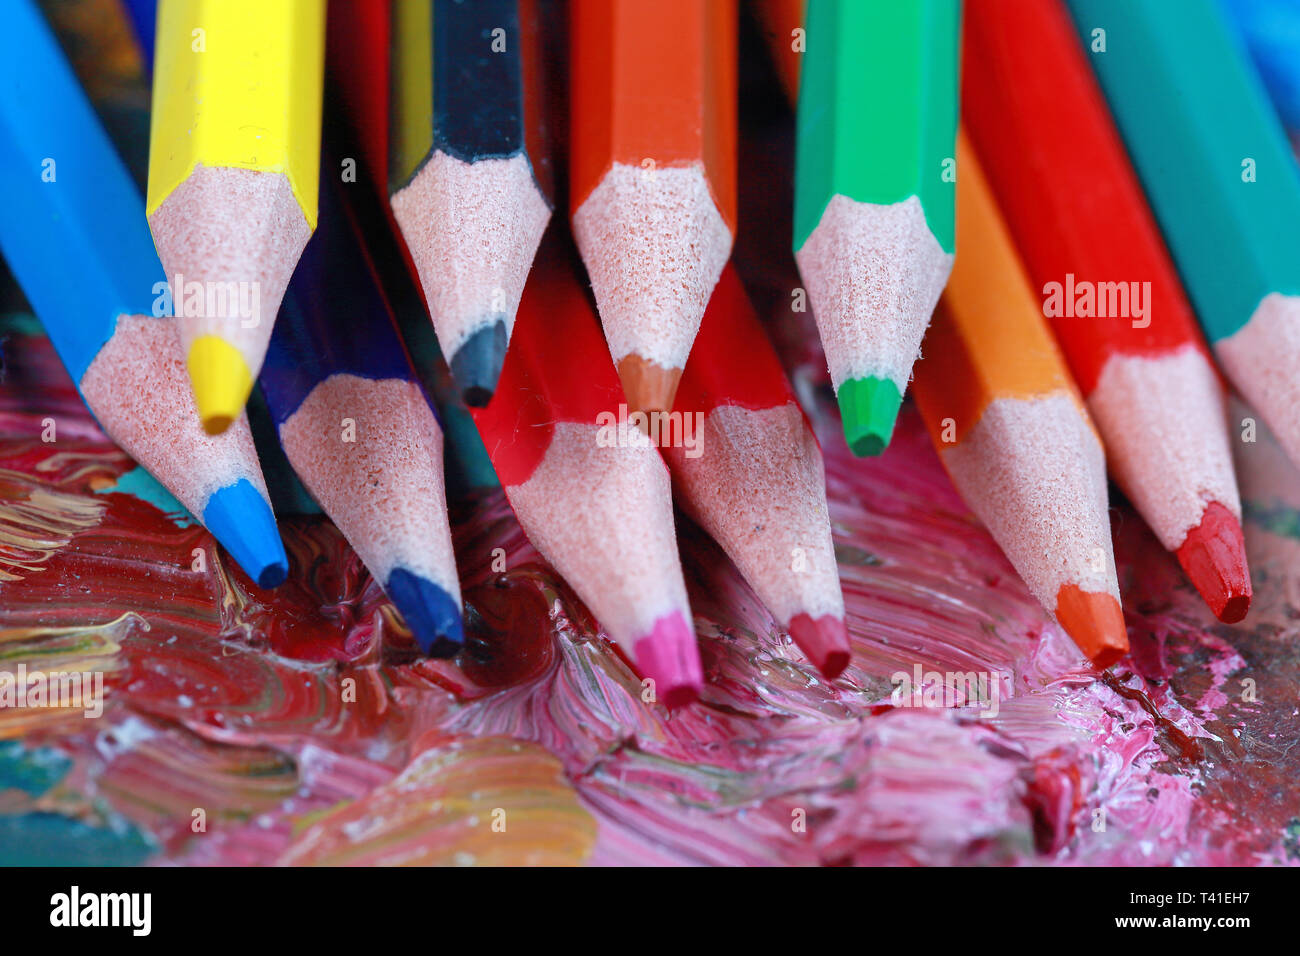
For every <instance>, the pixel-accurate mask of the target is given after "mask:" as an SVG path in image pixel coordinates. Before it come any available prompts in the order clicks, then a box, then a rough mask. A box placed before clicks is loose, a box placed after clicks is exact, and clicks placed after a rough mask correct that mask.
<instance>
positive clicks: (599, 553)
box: [473, 227, 703, 707]
mask: <svg viewBox="0 0 1300 956" xmlns="http://www.w3.org/2000/svg"><path fill="white" fill-rule="evenodd" d="M578 268H579V265H578V263H577V260H576V258H575V256H574V253H573V250H572V245H571V242H570V241H569V240H568V238H567V237H566V236H565V234H564V233H562V232H560V231H559V230H557V229H556V228H554V227H553V228H552V229H551V233H550V236H549V238H547V239H543V240H542V247H541V249H540V250H539V252H538V255H537V260H536V265H535V267H534V269H533V271H532V273H531V275H530V276H529V279H528V284H527V285H526V286H525V288H524V294H523V298H522V299H521V301H520V305H519V313H518V318H517V319H516V323H515V329H514V335H513V337H512V339H511V344H510V350H509V352H508V353H507V355H506V361H505V366H504V367H503V369H502V372H501V378H500V381H499V383H498V387H497V391H496V394H495V395H494V396H493V398H492V401H491V402H490V403H489V404H488V406H487V407H486V408H484V409H475V410H473V415H474V421H475V422H476V423H477V424H478V428H479V433H480V434H481V435H482V436H483V443H484V444H485V445H486V446H487V450H488V454H489V456H491V458H492V464H493V466H494V467H495V468H496V472H497V476H498V477H499V478H500V479H501V484H502V486H503V487H504V488H505V492H506V497H507V498H508V499H509V501H510V505H511V507H512V508H514V511H515V516H516V517H517V518H518V519H519V524H520V526H522V527H523V529H524V532H525V533H526V534H527V535H528V538H529V540H530V541H532V543H533V545H534V546H535V547H536V548H537V550H538V551H540V552H541V554H542V556H543V557H544V558H546V560H547V561H549V562H550V563H551V564H552V565H553V566H554V567H555V569H556V570H557V571H559V573H560V574H561V575H563V577H564V579H565V580H566V581H568V582H569V585H570V586H571V587H572V588H573V590H574V591H575V592H576V593H577V595H578V597H580V598H581V599H582V600H583V601H584V602H585V603H586V605H587V606H588V607H589V608H590V609H591V611H592V613H593V614H595V616H596V618H597V619H598V620H599V621H600V622H601V624H602V625H603V626H604V627H605V629H606V630H607V631H608V632H609V636H610V637H611V638H612V639H613V640H614V642H615V643H617V644H618V645H619V646H620V647H622V648H623V650H624V651H625V652H626V653H627V654H628V656H629V657H631V658H632V660H633V662H634V663H635V665H636V667H637V669H638V670H640V672H641V674H642V676H644V677H647V678H650V679H652V680H653V681H654V682H655V696H656V697H657V698H658V699H659V700H662V701H663V702H664V703H665V704H667V705H668V706H669V707H675V706H678V705H680V704H684V703H687V702H689V701H690V700H692V699H694V698H695V697H696V696H697V694H698V693H699V690H700V687H701V686H702V684H703V676H702V669H701V666H700V658H699V651H698V649H697V647H696V643H695V630H694V627H693V625H692V623H691V622H692V618H691V611H690V607H689V605H688V604H687V600H686V583H685V581H684V580H683V578H682V567H681V559H680V558H679V556H678V553H677V535H676V531H675V529H674V527H673V510H672V492H671V486H670V482H669V477H668V469H667V468H666V467H665V465H664V462H663V459H661V458H660V457H659V455H658V454H657V453H656V449H655V447H654V446H653V445H652V444H651V443H650V440H649V439H648V438H647V437H646V436H645V434H643V433H642V432H641V430H640V429H639V428H638V427H637V426H636V425H635V424H633V423H631V422H629V421H628V417H629V416H628V415H627V399H626V398H625V397H624V395H623V390H622V387H621V386H620V384H619V380H618V375H617V373H616V372H615V371H614V365H613V362H612V361H611V360H610V355H609V349H608V347H607V346H606V345H605V340H604V338H603V336H602V335H601V332H600V325H599V324H598V321H597V319H596V313H595V311H594V310H593V308H592V305H591V303H590V301H589V300H588V298H587V291H586V288H585V286H584V283H583V282H581V280H580V279H579V278H578V271H577V270H578ZM611 419H612V420H614V421H616V422H617V423H621V424H623V425H624V427H618V425H615V426H613V427H611V426H610V425H609V424H608V422H609V421H610V420H611Z"/></svg>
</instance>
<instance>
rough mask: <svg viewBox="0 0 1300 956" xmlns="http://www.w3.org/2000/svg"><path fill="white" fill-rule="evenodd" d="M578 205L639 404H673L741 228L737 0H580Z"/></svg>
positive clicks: (614, 337) (583, 244) (626, 382)
mask: <svg viewBox="0 0 1300 956" xmlns="http://www.w3.org/2000/svg"><path fill="white" fill-rule="evenodd" d="M570 27H571V39H570V43H571V49H572V54H573V55H572V64H573V65H572V85H571V91H572V92H571V103H570V107H571V115H572V122H571V136H572V155H571V159H570V187H571V190H570V192H571V195H570V211H571V214H572V216H573V232H574V237H575V238H576V239H577V242H578V248H579V250H580V251H581V253H582V259H583V262H585V263H586V266H587V272H588V273H589V275H590V276H591V285H592V289H593V291H594V292H595V295H596V306H597V309H598V311H599V312H600V320H601V323H602V324H603V325H604V328H605V338H606V340H607V341H608V343H609V350H610V354H612V355H613V357H614V362H615V364H616V366H617V367H618V374H619V378H621V379H622V380H623V389H624V391H625V392H626V393H627V398H628V403H629V405H630V406H631V407H632V408H633V409H634V410H638V411H642V412H661V411H668V410H669V409H671V408H672V407H673V395H674V394H675V393H676V391H677V382H678V380H679V379H680V378H681V374H682V369H683V368H684V367H685V366H686V358H687V356H688V355H689V354H690V350H691V343H692V342H694V340H695V333H696V332H697V331H698V330H699V327H700V319H701V317H702V316H703V315H704V308H705V306H706V305H707V304H708V301H709V296H710V294H711V293H712V292H713V287H714V285H715V284H716V283H717V281H718V276H719V275H720V274H721V272H722V267H723V265H724V264H725V263H726V261H727V258H728V256H730V254H731V244H732V240H733V239H734V237H735V229H736V46H737V41H736V31H737V27H736V5H735V2H734V0H574V2H573V6H572V13H571V24H570Z"/></svg>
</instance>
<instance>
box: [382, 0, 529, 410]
mask: <svg viewBox="0 0 1300 956" xmlns="http://www.w3.org/2000/svg"><path fill="white" fill-rule="evenodd" d="M392 14H393V27H392V37H393V39H394V41H395V42H394V43H393V46H392V50H393V58H392V71H393V72H392V90H393V95H392V100H391V105H390V116H391V123H390V126H391V131H392V138H391V153H390V156H389V176H390V178H389V190H390V192H391V195H392V207H393V213H394V215H395V216H396V218H397V222H398V223H399V225H400V226H401V229H402V235H403V236H404V237H405V238H406V244H407V246H408V247H409V248H410V250H411V254H412V256H413V257H414V259H415V264H416V266H417V267H418V269H419V276H420V282H421V284H422V285H423V287H424V295H425V299H426V300H427V301H428V304H429V314H430V315H431V316H432V318H433V325H434V328H435V329H436V330H437V333H438V342H439V343H440V344H441V346H442V351H443V354H444V355H446V356H447V361H448V364H449V365H450V366H451V371H452V375H453V376H454V377H455V379H456V381H457V383H459V385H460V387H461V391H462V394H463V395H464V398H465V401H466V403H467V404H469V405H471V406H482V405H485V404H487V402H488V400H489V399H490V398H491V397H492V392H493V390H494V389H495V388H496V383H497V378H498V377H499V376H500V374H501V363H502V361H503V360H504V358H505V353H506V345H507V343H508V342H509V341H510V332H511V329H512V328H513V327H514V322H515V313H516V310H517V309H518V308H519V296H520V295H521V294H522V293H523V289H524V282H525V280H526V279H527V278H528V270H529V269H530V268H531V267H532V263H533V256H534V255H535V254H536V252H537V243H538V242H539V241H540V240H541V238H542V233H543V232H544V231H545V229H546V224H547V222H548V221H549V220H550V217H551V201H550V179H551V171H550V163H549V160H548V158H547V153H546V149H545V147H544V145H543V142H542V124H541V113H542V110H543V108H544V106H543V103H542V102H541V95H542V91H541V76H540V71H539V69H538V66H539V64H538V60H537V53H536V33H537V23H536V18H537V10H536V4H535V2H534V0H475V2H474V3H463V2H460V0H407V2H402V3H396V4H393V7H392Z"/></svg>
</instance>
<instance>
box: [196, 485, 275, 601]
mask: <svg viewBox="0 0 1300 956" xmlns="http://www.w3.org/2000/svg"><path fill="white" fill-rule="evenodd" d="M203 524H204V526H205V527H206V528H207V529H208V530H209V531H211V532H212V536H213V537H214V538H216V539H217V542H218V543H219V544H220V545H221V546H222V547H223V548H225V549H226V550H227V551H229V552H230V556H231V557H232V558H234V559H235V562H236V563H237V564H238V565H239V566H240V567H241V568H243V569H244V573H246V574H247V575H248V576H249V577H250V578H252V579H253V580H254V581H256V582H257V586H258V587H261V588H273V587H278V586H279V585H281V584H283V583H284V579H285V578H286V577H288V576H289V559H288V557H286V556H285V553H284V543H283V542H282V541H281V540H280V531H279V529H278V528H277V527H276V526H275V514H274V513H273V512H272V511H271V505H270V502H268V501H267V500H266V498H265V497H264V496H263V495H262V493H261V492H260V491H258V490H257V488H256V487H254V486H253V483H252V482H251V481H249V480H248V479H247V478H240V479H239V480H238V481H237V482H235V483H234V484H233V485H227V486H226V487H224V488H220V489H218V490H217V492H216V493H215V494H213V495H212V497H211V498H209V499H208V503H207V506H206V507H204V509H203Z"/></svg>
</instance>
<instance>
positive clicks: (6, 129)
mask: <svg viewBox="0 0 1300 956" xmlns="http://www.w3.org/2000/svg"><path fill="white" fill-rule="evenodd" d="M0 181H3V182H4V183H5V184H6V189H5V210H4V215H2V216H0V251H3V254H4V257H5V259H6V261H7V262H8V264H9V267H10V268H11V269H12V270H13V273H14V276H15V278H16V279H17V280H18V282H19V284H20V285H21V286H22V287H23V291H24V292H25V293H26V295H27V298H28V300H29V301H30V302H31V304H32V308H33V309H34V310H35V312H36V313H37V315H38V316H40V318H41V320H42V322H43V323H44V325H45V329H46V331H47V332H48V333H49V336H50V340H51V342H52V343H53V344H54V347H55V350H56V351H57V352H58V354H59V357H60V359H61V360H62V361H63V364H64V366H65V367H66V368H67V370H68V373H69V375H71V377H72V379H73V381H74V382H76V383H77V387H78V388H79V389H80V391H81V395H82V398H83V399H84V400H85V402H86V405H87V406H88V407H89V408H90V410H91V412H92V413H93V414H94V415H95V418H96V419H97V420H98V421H99V424H100V426H101V427H102V428H103V429H104V431H105V432H106V433H107V434H108V436H109V437H110V438H112V440H113V441H114V442H116V443H117V444H118V445H119V446H121V447H122V449H123V450H124V451H126V452H127V454H129V455H130V456H131V457H132V458H134V459H135V460H136V461H138V462H139V463H140V464H141V465H142V466H143V467H144V468H145V469H146V470H148V471H149V472H150V473H151V474H152V475H153V476H154V477H155V478H157V479H158V480H159V481H160V482H161V483H162V484H163V485H165V486H166V487H167V489H168V490H169V491H170V492H171V493H172V494H173V495H174V496H175V497H176V499H177V500H178V501H180V503H181V504H183V505H184V506H185V507H186V508H187V509H189V511H190V512H191V513H192V514H193V515H194V516H195V517H197V518H198V519H199V520H200V521H202V522H203V524H204V526H205V527H207V529H208V530H209V531H211V532H212V534H213V535H214V536H215V537H216V538H217V540H218V541H219V542H220V543H221V544H222V545H223V546H224V547H225V548H226V550H227V551H229V552H230V554H231V556H232V557H233V558H234V559H235V561H236V562H237V563H238V564H239V565H240V566H241V567H242V568H243V569H244V570H245V571H246V572H247V573H248V575H249V576H250V577H251V578H252V579H253V580H255V581H256V582H257V583H258V584H259V585H261V586H262V587H273V586H275V585H277V584H279V583H280V582H281V581H283V580H284V578H285V575H286V574H287V572H288V560H287V559H286V557H285V553H284V546H283V545H282V544H281V542H280V536H279V532H278V531H277V529H276V526H275V517H274V515H273V514H272V513H271V506H270V503H269V502H268V500H267V496H266V484H265V482H264V481H263V479H262V472H261V469H260V468H259V467H258V463H257V455H256V453H255V452H254V450H253V440H252V437H251V435H250V434H249V431H248V423H247V421H246V420H245V419H244V418H243V416H239V417H238V418H236V420H235V422H234V423H233V426H232V427H231V428H230V429H228V430H227V432H226V433H225V434H223V435H220V436H216V437H214V436H210V435H206V434H204V432H203V431H202V429H200V428H199V425H198V419H197V416H196V412H195V407H194V400H193V397H192V395H191V394H190V389H189V385H188V383H187V382H186V380H185V371H184V365H183V361H182V353H181V351H180V338H179V335H178V333H177V330H176V325H175V321H174V319H172V318H170V317H168V316H165V315H164V316H162V317H155V314H154V310H155V306H157V305H160V303H161V302H165V301H166V295H165V290H166V283H165V280H164V278H163V272H162V268H161V266H160V265H159V263H158V256H157V254H156V253H155V252H154V249H153V244H152V242H151V241H150V239H149V232H148V229H147V228H146V227H145V223H144V219H143V217H142V215H141V212H142V210H143V208H144V203H143V202H142V200H141V197H140V193H139V192H138V191H137V190H136V188H135V185H134V184H133V183H132V181H131V178H130V175H129V174H128V173H127V171H126V167H125V166H124V165H123V164H122V161H121V160H120V159H119V158H118V156H117V154H116V153H115V152H114V150H113V147H112V144H111V143H110V142H109V140H108V137H107V135H106V134H105V132H104V130H103V128H102V127H101V126H100V124H99V121H98V119H97V118H96V117H95V114H94V111H93V110H92V108H91V106H90V103H89V102H88V101H87V99H86V97H85V95H84V94H83V93H82V91H81V89H80V87H79V86H78V85H77V82H76V78H75V77H74V76H73V74H72V70H71V69H70V67H69V66H68V63H67V61H66V60H65V59H64V57H63V53H62V51H61V50H60V49H59V46H58V43H57V41H56V40H55V38H54V36H53V34H52V33H51V32H50V30H49V28H48V26H47V25H46V23H45V21H44V20H43V18H42V17H41V14H40V13H39V12H38V10H37V9H36V7H35V5H34V4H33V3H32V2H30V0H19V2H16V3H13V4H10V6H9V11H8V19H7V20H6V23H5V29H4V30H0Z"/></svg>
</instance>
